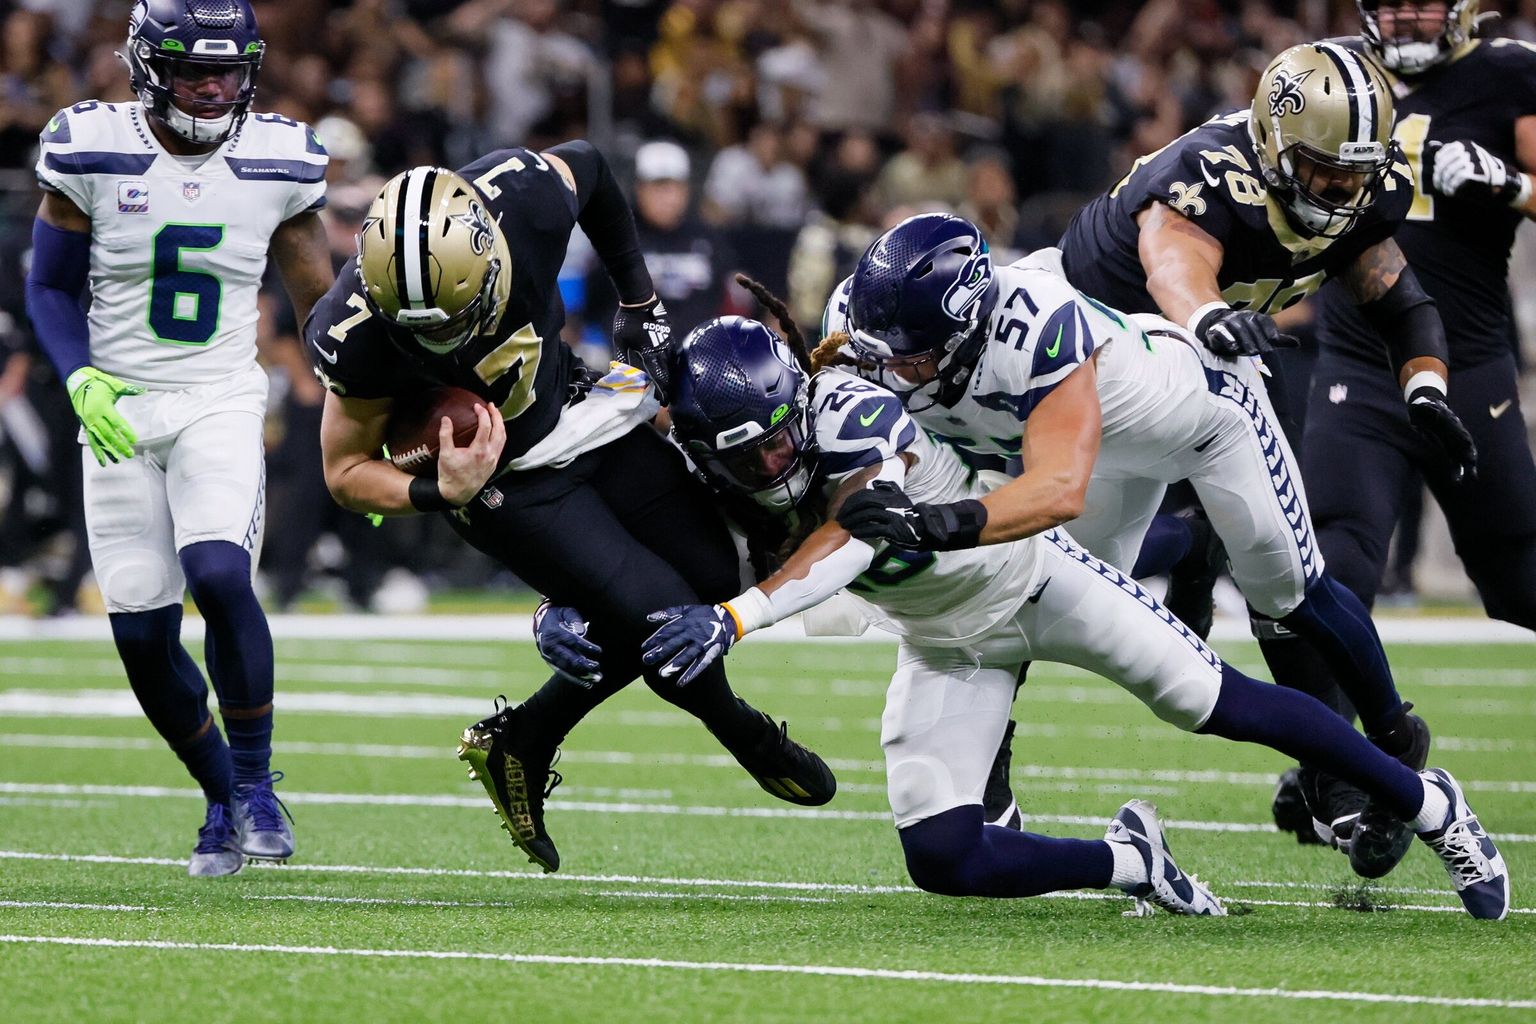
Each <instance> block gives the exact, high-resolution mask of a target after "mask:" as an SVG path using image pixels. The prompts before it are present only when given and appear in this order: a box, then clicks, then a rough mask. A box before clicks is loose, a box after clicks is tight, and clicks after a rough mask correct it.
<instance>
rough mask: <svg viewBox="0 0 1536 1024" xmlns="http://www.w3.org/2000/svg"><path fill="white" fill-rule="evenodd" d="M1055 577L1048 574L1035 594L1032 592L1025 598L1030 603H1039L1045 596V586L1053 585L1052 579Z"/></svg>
mask: <svg viewBox="0 0 1536 1024" xmlns="http://www.w3.org/2000/svg"><path fill="white" fill-rule="evenodd" d="M1054 578H1055V577H1052V576H1047V577H1046V578H1045V582H1044V583H1042V584H1040V586H1039V588H1038V589H1037V590H1036V591H1035V592H1034V593H1033V594H1030V595H1029V597H1027V598H1025V600H1026V601H1028V602H1029V603H1030V604H1039V603H1040V598H1042V597H1044V596H1045V588H1046V587H1048V586H1050V585H1051V580H1052V579H1054Z"/></svg>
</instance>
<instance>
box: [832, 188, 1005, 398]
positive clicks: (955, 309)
mask: <svg viewBox="0 0 1536 1024" xmlns="http://www.w3.org/2000/svg"><path fill="white" fill-rule="evenodd" d="M996 307H997V277H996V276H995V275H994V274H993V272H992V256H991V253H990V252H989V251H988V250H987V242H986V239H984V238H982V237H981V230H980V229H979V228H977V227H976V225H974V224H972V223H971V222H970V221H968V220H966V219H965V218H963V217H955V216H952V215H950V214H947V213H923V214H919V215H917V216H916V217H908V218H907V219H906V220H904V221H902V222H901V223H900V224H897V225H896V226H895V227H893V228H891V229H890V230H889V231H887V232H886V233H885V234H883V235H881V236H880V237H879V238H877V239H875V240H874V242H873V243H872V244H871V245H870V247H869V248H868V249H866V250H865V251H864V255H863V256H862V257H860V258H859V265H858V267H857V268H855V270H854V272H853V284H852V289H851V292H850V294H849V298H848V334H849V337H850V339H851V340H852V345H853V351H854V355H855V357H856V358H857V360H858V363H859V372H860V373H861V374H863V375H865V376H868V377H870V379H872V380H874V381H875V382H877V383H879V384H882V385H884V386H885V387H887V388H889V389H890V390H892V391H894V392H896V394H898V395H900V396H901V397H902V398H903V400H906V401H909V402H910V398H911V396H913V395H916V394H919V393H922V394H926V395H930V396H931V397H932V398H933V400H934V401H936V402H937V403H938V404H940V405H943V406H952V405H954V404H955V402H957V401H959V400H960V396H961V395H963V394H964V393H965V382H966V380H967V379H968V378H969V377H970V375H971V371H972V370H974V369H975V368H976V361H977V359H979V358H980V357H981V350H982V348H983V347H984V346H985V344H986V325H987V320H988V319H989V318H990V317H991V315H992V311H993V310H994V309H995V308H996Z"/></svg>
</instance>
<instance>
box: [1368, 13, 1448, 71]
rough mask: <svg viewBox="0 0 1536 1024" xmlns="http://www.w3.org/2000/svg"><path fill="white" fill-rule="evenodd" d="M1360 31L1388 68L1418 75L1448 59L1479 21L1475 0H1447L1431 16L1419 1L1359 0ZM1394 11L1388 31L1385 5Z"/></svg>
mask: <svg viewBox="0 0 1536 1024" xmlns="http://www.w3.org/2000/svg"><path fill="white" fill-rule="evenodd" d="M1355 6H1356V7H1357V8H1358V9H1359V12H1360V34H1361V35H1362V36H1363V37H1364V39H1365V42H1366V45H1368V46H1369V47H1370V48H1371V52H1372V53H1373V54H1375V55H1376V57H1377V59H1379V60H1380V61H1381V63H1382V64H1384V65H1385V66H1386V67H1388V68H1390V69H1391V70H1393V71H1395V72H1397V73H1398V74H1402V75H1417V74H1422V73H1423V72H1425V71H1428V70H1429V69H1430V68H1432V67H1434V66H1435V65H1437V64H1440V63H1442V62H1443V61H1445V60H1447V59H1448V58H1449V57H1450V56H1451V55H1452V54H1454V53H1455V52H1456V51H1457V50H1458V49H1460V48H1461V46H1462V45H1463V44H1465V43H1466V42H1467V40H1469V39H1470V38H1471V37H1472V33H1473V30H1474V29H1475V28H1476V24H1477V7H1478V4H1477V2H1476V0H1454V2H1449V3H1446V4H1445V5H1444V6H1445V12H1444V13H1443V14H1436V15H1434V16H1430V15H1429V14H1427V13H1426V12H1425V11H1423V10H1422V9H1421V7H1422V5H1420V4H1418V3H1412V2H1409V3H1401V2H1398V3H1389V4H1383V3H1382V2H1381V0H1356V2H1355ZM1384 7H1385V8H1387V9H1389V10H1390V11H1391V12H1392V13H1391V15H1390V18H1389V24H1388V26H1387V28H1386V29H1385V30H1383V27H1382V18H1381V12H1382V9H1383V8H1384Z"/></svg>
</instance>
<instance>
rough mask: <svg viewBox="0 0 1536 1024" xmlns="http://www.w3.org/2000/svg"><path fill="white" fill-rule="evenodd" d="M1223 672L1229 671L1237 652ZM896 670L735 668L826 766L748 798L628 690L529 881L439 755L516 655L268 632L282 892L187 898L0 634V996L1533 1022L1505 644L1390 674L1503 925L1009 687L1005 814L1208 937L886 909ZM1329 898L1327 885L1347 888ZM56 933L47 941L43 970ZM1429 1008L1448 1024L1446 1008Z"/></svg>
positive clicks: (1527, 824)
mask: <svg viewBox="0 0 1536 1024" xmlns="http://www.w3.org/2000/svg"><path fill="white" fill-rule="evenodd" d="M1226 653H1227V654H1228V655H1229V656H1231V657H1234V658H1235V660H1237V661H1238V662H1239V663H1240V664H1243V665H1244V666H1245V667H1248V668H1255V667H1256V665H1255V662H1256V658H1257V655H1256V652H1255V650H1253V649H1252V648H1251V646H1243V645H1238V646H1235V647H1230V646H1229V648H1228V650H1227V651H1226ZM893 654H894V649H893V648H888V647H883V646H871V645H828V644H820V645H814V646H813V645H810V644H772V643H761V644H752V643H747V644H745V645H743V647H742V648H741V649H740V650H738V651H737V652H735V653H733V654H732V656H731V669H732V676H733V679H734V680H735V682H736V685H737V687H738V689H740V690H741V691H742V692H743V693H744V694H746V695H747V696H749V697H750V698H751V699H752V700H753V701H754V702H755V703H757V704H758V705H759V706H761V707H763V708H764V709H766V710H769V711H771V712H773V713H775V714H777V715H780V716H787V717H788V718H789V720H790V721H791V723H792V726H793V729H792V734H793V735H795V736H797V737H798V738H799V739H801V740H803V741H805V742H807V743H808V744H810V745H812V746H813V747H815V748H816V749H817V750H818V751H819V752H820V753H822V754H823V755H824V756H825V757H827V758H828V760H829V761H830V762H831V763H832V764H833V767H834V768H835V769H836V770H837V772H838V777H839V782H840V784H841V791H840V793H839V796H838V798H837V799H836V800H835V801H834V802H833V803H832V804H831V805H830V806H829V807H827V808H824V809H816V810H809V811H806V810H801V809H799V808H793V807H790V806H789V805H786V804H781V803H778V802H776V801H774V800H773V799H772V798H771V797H769V796H768V795H766V794H765V793H763V792H762V791H760V790H759V789H758V788H757V787H756V785H755V784H753V783H752V782H751V781H750V780H749V779H747V778H746V777H745V776H744V775H743V774H742V773H741V772H740V771H739V770H738V769H737V768H736V767H735V765H734V763H733V762H731V761H730V760H729V758H728V757H726V756H724V755H723V752H722V751H720V749H719V748H718V747H717V746H716V745H715V743H714V741H713V740H712V738H711V737H710V736H709V735H708V734H707V733H706V732H705V731H704V730H703V729H702V728H701V727H699V726H698V725H697V724H696V723H694V722H693V721H692V720H691V719H689V718H687V717H686V716H684V715H683V714H681V713H679V712H677V711H675V710H674V709H672V708H671V707H670V706H669V705H667V704H665V703H663V702H662V701H661V700H659V699H658V698H657V697H656V696H654V695H653V694H652V693H651V692H650V691H649V690H647V689H645V688H644V686H635V687H631V689H630V690H629V691H628V692H626V693H624V694H621V695H620V696H619V697H618V698H617V699H615V700H613V701H611V702H610V703H609V704H608V705H606V706H604V707H603V708H602V709H600V710H599V711H598V712H597V713H596V714H595V715H594V716H593V717H592V718H591V719H589V720H588V721H587V722H586V723H584V725H583V726H582V727H580V728H579V729H578V730H577V731H576V732H575V733H574V734H573V735H572V736H571V738H570V739H569V740H568V741H567V744H566V749H565V755H564V759H563V761H562V763H561V765H560V768H561V770H562V771H563V772H564V773H565V777H566V782H565V785H564V786H563V787H561V789H560V790H559V791H558V792H557V793H556V795H555V802H554V803H553V805H552V809H551V813H550V817H549V825H550V831H551V833H552V834H553V836H554V838H555V839H556V841H557V842H558V844H559V846H560V850H561V854H562V857H563V861H564V863H563V867H562V871H561V872H560V874H558V875H553V876H547V877H545V876H541V875H537V874H532V873H530V871H531V868H530V866H529V865H528V864H526V862H525V861H524V859H523V858H522V857H521V856H520V855H519V854H518V853H517V851H516V849H515V848H513V847H512V845H511V844H510V843H509V842H508V841H507V839H506V837H505V836H504V835H503V833H501V832H500V831H499V830H498V829H497V827H496V820H495V818H494V816H493V814H492V812H491V810H490V805H489V803H487V802H485V801H484V798H483V795H482V793H481V791H480V789H479V787H478V785H477V784H475V783H472V782H470V781H469V780H468V779H467V778H466V777H465V774H464V770H463V766H462V765H461V764H460V763H459V762H458V761H456V760H455V759H454V757H453V750H454V745H455V740H456V738H457V736H458V733H459V730H460V729H461V728H462V726H463V725H464V724H466V723H467V722H469V721H472V720H474V719H476V718H479V717H481V716H483V715H484V714H487V713H489V711H490V708H491V698H492V697H493V696H494V695H495V694H497V693H506V694H507V695H509V696H511V697H513V698H514V699H515V698H517V697H518V696H520V695H523V694H525V693H526V692H528V691H530V690H531V689H532V688H533V687H534V686H536V685H537V684H538V683H539V682H541V681H542V677H543V673H542V672H541V671H540V668H539V662H538V660H537V656H536V654H535V652H534V650H533V647H532V645H531V644H526V643H495V642H480V643H473V642H470V643H466V642H458V641H455V642H409V641H403V640H390V641H382V642H381V641H376V640H373V641H355V640H354V641H348V640H334V641H333V640H323V639H311V640H280V641H279V642H278V666H279V667H278V673H279V676H278V677H279V703H278V713H279V717H278V721H277V741H278V742H277V754H276V758H275V767H277V768H280V769H282V770H284V771H286V773H287V780H286V782H284V783H283V784H282V785H281V786H280V787H279V792H280V794H283V795H285V796H286V797H287V799H288V802H289V805H290V806H291V808H292V810H293V812H294V816H295V818H296V825H295V832H296V835H297V838H298V845H299V855H298V857H297V858H296V859H295V860H294V861H293V862H292V863H291V864H289V865H288V866H286V867H254V868H248V869H247V870H246V871H244V872H242V873H241V874H240V875H238V876H236V877H234V878H229V879H221V880H211V881H209V880H193V879H189V878H187V877H186V874H185V868H184V866H183V860H184V858H185V856H186V854H187V852H188V851H189V849H190V848H191V845H192V842H193V841H194V838H195V835H194V834H195V831H196V828H197V826H198V825H199V824H200V823H201V816H202V805H201V803H200V802H199V800H198V799H197V796H198V794H196V793H195V791H194V790H193V789H192V788H191V784H190V781H189V780H188V779H187V777H186V776H185V774H184V773H183V771H182V769H181V766H180V764H179V763H178V762H177V761H176V760H175V758H174V757H173V756H172V755H171V754H170V753H169V752H168V751H167V750H165V749H164V748H163V746H162V745H161V744H160V742H159V740H158V739H157V738H156V737H155V735H154V734H153V732H152V731H151V729H150V727H149V725H148V724H147V723H146V722H145V721H144V720H143V719H142V718H141V717H140V715H139V714H138V712H137V710H136V706H135V705H134V704H133V700H132V696H131V694H130V693H129V691H128V689H127V684H126V682H124V681H123V680H122V677H121V671H120V669H119V668H118V666H117V663H116V660H115V657H114V654H113V651H112V648H111V645H110V644H107V643H101V642H59V641H48V642H44V641H30V642H0V935H3V936H4V941H3V942H0V1005H3V1007H4V1016H3V1019H4V1021H5V1022H6V1024H19V1022H22V1021H45V1022H50V1024H56V1022H63V1021H68V1020H73V1019H83V1020H89V1021H91V1022H93V1024H101V1022H107V1021H155V1022H172V1021H200V1022H201V1021H218V1020H232V1021H256V1020H261V1021H305V1022H311V1021H343V1020H360V1021H427V1020H433V1021H436V1020H445V1021H446V1020H451V1021H455V1022H458V1021H466V1020H472V1021H498V1022H499V1021H506V1022H516V1024H536V1022H537V1024H543V1022H552V1021H584V1022H585V1021H625V1022H634V1021H691V1020H730V1021H743V1022H747V1021H752V1022H756V1021H786V1022H787V1021H805V1020H853V1021H880V1022H894V1021H924V1022H927V1021H946V1022H948V1021H954V1022H969V1021H1008V1020H1027V1021H1031V1022H1039V1021H1058V1020H1059V1021H1105V1020H1112V1019H1123V1020H1136V1021H1146V1022H1155V1021H1179V1022H1180V1024H1185V1022H1195V1021H1218V1020H1219V1021H1231V1020H1242V1021H1244V1022H1245V1024H1250V1022H1259V1021H1299V1020H1335V1019H1345V1018H1346V1017H1347V1018H1348V1019H1349V1020H1350V1021H1352V1022H1368V1021H1391V1022H1400V1021H1428V1020H1434V1021H1456V1022H1469V1021H1481V1020H1489V1021H1506V1020H1519V1019H1531V1018H1533V1017H1536V981H1533V979H1536V895H1533V894H1536V882H1533V881H1532V876H1533V875H1536V758H1533V754H1536V727H1533V726H1536V646H1519V645H1506V646H1489V647H1486V648H1481V649H1478V648H1473V647H1407V646H1396V647H1394V648H1393V649H1392V654H1393V657H1394V660H1395V663H1396V665H1397V666H1398V669H1399V679H1400V683H1401V686H1402V689H1403V691H1404V692H1405V695H1407V696H1409V697H1410V698H1411V699H1413V700H1414V701H1416V702H1417V703H1418V705H1419V708H1420V710H1421V711H1422V712H1423V713H1424V714H1425V716H1426V718H1428V720H1429V721H1430V723H1431V725H1432V726H1433V727H1434V729H1435V730H1436V747H1437V752H1436V754H1435V755H1434V756H1433V757H1432V758H1431V762H1432V763H1437V764H1442V765H1444V766H1445V767H1447V768H1449V769H1451V770H1452V771H1454V772H1456V773H1457V775H1458V776H1459V777H1460V778H1461V780H1462V781H1463V783H1464V785H1465V786H1466V789H1467V790H1468V797H1469V799H1471V800H1472V801H1473V804H1474V806H1475V807H1476V808H1477V810H1478V811H1479V813H1480V814H1481V816H1482V820H1483V822H1484V824H1485V825H1486V826H1487V827H1488V829H1489V830H1490V831H1491V832H1493V833H1494V834H1495V835H1496V836H1500V837H1504V838H1503V842H1502V844H1501V848H1502V850H1503V852H1504V855H1505V857H1506V859H1507V860H1508V862H1509V865H1510V868H1511V870H1512V872H1513V873H1514V885H1515V907H1516V910H1515V911H1514V912H1513V913H1512V914H1511V915H1510V918H1509V920H1507V921H1505V922H1503V923H1500V924H1490V923H1482V922H1475V921H1473V920H1471V919H1469V918H1467V917H1466V916H1465V915H1464V914H1463V913H1462V912H1461V911H1460V909H1459V904H1458V903H1457V901H1456V898H1455V896H1454V895H1453V894H1452V892H1451V891H1450V888H1449V882H1448V880H1447V879H1446V877H1445V874H1444V872H1443V870H1442V868H1441V867H1440V864H1439V862H1438V861H1437V860H1435V859H1434V858H1433V857H1432V856H1431V855H1430V853H1429V852H1428V851H1427V850H1425V849H1422V848H1418V849H1414V850H1413V851H1412V852H1411V853H1410V854H1409V857H1408V859H1407V860H1406V861H1405V862H1404V863H1403V865H1402V866H1401V867H1400V868H1399V869H1398V870H1397V871H1396V872H1395V873H1394V874H1393V875H1391V876H1390V877H1389V878H1388V879H1386V880H1384V884H1383V885H1382V886H1381V887H1379V888H1378V889H1376V890H1375V891H1374V892H1373V893H1370V894H1368V895H1367V896H1366V900H1365V901H1366V902H1368V903H1373V904H1377V905H1379V906H1382V907H1392V908H1393V909H1391V910H1390V911H1389V912H1384V913H1360V912H1354V911H1351V910H1344V909H1337V908H1336V907H1335V906H1334V905H1333V904H1334V901H1335V897H1336V894H1339V893H1340V891H1341V890H1342V889H1343V888H1345V887H1350V888H1353V884H1352V876H1351V875H1350V873H1349V869H1348V865H1347V863H1346V862H1345V861H1344V859H1343V858H1342V857H1340V856H1339V855H1338V854H1336V853H1333V852H1331V851H1325V850H1322V849H1320V848H1318V847H1298V846H1297V845H1296V844H1295V843H1294V842H1291V841H1290V840H1289V839H1283V838H1282V837H1280V836H1278V835H1276V834H1275V833H1273V832H1271V831H1266V829H1265V827H1264V825H1263V823H1264V822H1266V821H1267V820H1268V804H1269V797H1270V791H1271V785H1272V779H1273V776H1274V774H1275V773H1276V771H1277V770H1278V769H1279V768H1281V767H1282V761H1281V759H1280V758H1279V757H1278V756H1275V755H1272V754H1270V753H1269V752H1267V751H1264V750H1260V749H1257V748H1240V747H1237V746H1235V745H1232V744H1228V743H1224V742H1223V741H1220V740H1216V739H1210V738H1200V737H1193V736H1187V735H1184V734H1181V733H1179V732H1177V731H1176V730H1174V729H1173V728H1172V727H1169V726H1165V725H1163V724H1162V723H1160V722H1158V721H1156V720H1155V719H1153V718H1152V717H1151V715H1150V714H1148V713H1147V712H1146V711H1145V710H1143V709H1142V708H1141V706H1140V705H1138V704H1136V703H1134V702H1133V701H1132V700H1131V699H1130V698H1128V697H1126V696H1125V695H1123V694H1122V693H1121V692H1120V691H1119V690H1117V689H1115V688H1114V687H1112V686H1110V685H1109V684H1108V683H1103V682H1101V681H1099V680H1096V679H1093V678H1090V677H1088V676H1086V675H1083V674H1081V673H1076V672H1071V671H1067V670H1062V669H1051V668H1049V667H1048V666H1037V667H1036V670H1035V671H1034V673H1033V674H1032V677H1031V681H1030V684H1029V685H1028V687H1026V689H1025V692H1024V694H1023V695H1022V696H1021V698H1020V700H1019V705H1018V707H1017V709H1016V713H1017V714H1016V716H1017V717H1018V718H1019V719H1020V721H1021V723H1022V724H1021V726H1020V730H1019V737H1018V739H1017V740H1016V741H1015V746H1014V751H1015V754H1014V786H1015V790H1016V791H1017V793H1018V795H1019V797H1020V802H1021V804H1022V805H1023V807H1024V810H1025V811H1026V813H1028V814H1031V815H1035V816H1036V819H1035V824H1034V825H1033V826H1032V827H1033V828H1034V829H1037V830H1040V831H1047V832H1051V833H1055V834H1060V835H1072V836H1099V835H1102V832H1103V822H1104V821H1105V820H1107V818H1108V817H1109V816H1110V815H1111V814H1113V813H1114V811H1115V809H1116V808H1117V807H1118V806H1119V805H1120V804H1121V803H1122V802H1123V801H1125V800H1126V799H1129V798H1130V797H1133V796H1145V797H1148V798H1150V799H1152V800H1153V801H1155V802H1156V803H1157V804H1158V805H1159V806H1160V807H1161V808H1162V809H1163V812H1164V814H1165V816H1166V817H1167V818H1169V819H1171V820H1172V822H1173V824H1172V828H1171V839H1172V842H1173V844H1174V850H1175V852H1176V853H1177V854H1178V855H1179V861H1180V865H1181V866H1182V867H1184V868H1185V869H1186V870H1190V871H1194V872H1198V873H1199V874H1200V876H1201V877H1202V878H1204V879H1206V880H1208V881H1210V882H1211V884H1212V887H1213V888H1214V889H1215V891H1216V892H1217V893H1218V894H1220V895H1222V896H1224V897H1225V898H1226V899H1227V900H1228V901H1229V902H1230V903H1233V904H1236V905H1237V909H1238V913H1235V914H1234V916H1231V917H1228V918H1225V919H1206V920H1189V919H1182V918H1173V917H1169V916H1166V915H1158V916H1156V917H1153V918H1147V919H1134V918H1127V917H1124V916H1122V912H1123V911H1125V910H1127V909H1128V908H1129V906H1130V902H1129V901H1128V900H1126V899H1124V898H1118V897H1117V898H1113V899H1109V898H1103V897H1101V895H1100V894H1096V893H1094V894H1072V895H1073V897H1076V896H1079V895H1081V896H1084V897H1086V898H1067V897H1057V898H1042V899H1035V900H1028V901H986V900H979V899H978V900H953V899H945V898H941V897H936V896H930V895H927V894H924V893H921V892H917V891H915V890H913V889H912V888H910V886H909V885H908V882H907V878H906V875H905V872H904V869H903V866H902V862H901V857H900V849H899V846H898V844H897V842H896V839H895V835H894V833H893V830H892V828H891V826H890V823H889V820H888V818H887V815H886V811H885V792H884V783H883V775H882V772H881V768H880V765H879V761H878V759H879V745H878V718H879V714H880V708H881V702H882V694H883V690H884V684H885V680H886V674H887V672H888V669H889V666H890V664H891V662H892V660H893ZM1343 895H1344V896H1345V897H1346V898H1347V899H1350V900H1354V899H1355V898H1356V894H1353V893H1344V894H1343ZM49 940H57V941H49ZM1463 1001H1466V1002H1465V1003H1464V1002H1463Z"/></svg>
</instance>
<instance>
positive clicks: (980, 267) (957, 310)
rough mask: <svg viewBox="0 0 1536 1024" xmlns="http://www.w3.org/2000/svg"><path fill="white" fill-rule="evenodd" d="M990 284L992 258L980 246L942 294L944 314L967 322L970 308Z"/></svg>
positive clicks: (985, 248) (969, 316)
mask: <svg viewBox="0 0 1536 1024" xmlns="http://www.w3.org/2000/svg"><path fill="white" fill-rule="evenodd" d="M991 283H992V256H991V254H990V253H988V252H987V247H986V245H985V244H982V245H981V246H979V247H978V248H977V250H976V252H974V253H972V254H971V256H970V258H969V259H968V260H966V261H965V266H964V267H962V268H961V269H960V274H959V276H958V277H956V278H955V283H954V284H952V285H950V286H949V288H948V289H947V290H946V291H945V292H944V299H943V302H942V306H943V309H944V312H945V313H946V314H947V315H949V316H950V317H952V318H954V319H955V320H959V321H960V322H961V323H965V322H968V321H969V320H970V319H971V315H970V312H971V308H972V307H973V306H975V305H976V302H977V300H979V299H980V298H981V297H982V296H983V295H985V294H986V291H987V286H988V285H990V284H991Z"/></svg>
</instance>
